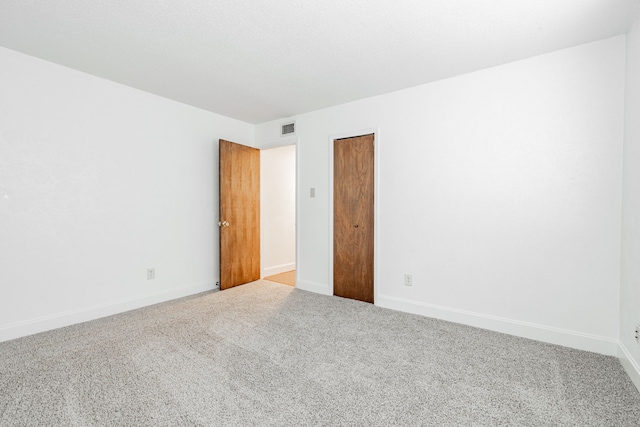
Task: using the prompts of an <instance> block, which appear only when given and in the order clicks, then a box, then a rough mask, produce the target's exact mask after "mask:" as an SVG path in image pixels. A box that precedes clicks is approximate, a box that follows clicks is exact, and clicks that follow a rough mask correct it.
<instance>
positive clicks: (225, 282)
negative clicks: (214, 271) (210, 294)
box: [219, 139, 260, 290]
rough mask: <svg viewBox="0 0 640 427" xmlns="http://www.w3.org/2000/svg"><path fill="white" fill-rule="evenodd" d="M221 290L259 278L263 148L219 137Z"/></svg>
mask: <svg viewBox="0 0 640 427" xmlns="http://www.w3.org/2000/svg"><path fill="white" fill-rule="evenodd" d="M219 150H220V156H219V161H220V224H219V225H220V289H221V290H223V289H228V288H231V287H234V286H238V285H242V284H244V283H248V282H253V281H254V280H258V279H260V150H258V149H256V148H251V147H247V146H245V145H240V144H236V143H233V142H229V141H225V140H223V139H221V140H220V146H219Z"/></svg>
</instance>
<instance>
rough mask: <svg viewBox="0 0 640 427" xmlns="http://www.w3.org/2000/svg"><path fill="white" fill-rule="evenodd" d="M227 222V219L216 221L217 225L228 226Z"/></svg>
mask: <svg viewBox="0 0 640 427" xmlns="http://www.w3.org/2000/svg"><path fill="white" fill-rule="evenodd" d="M228 226H229V223H228V222H227V221H220V222H219V223H218V227H228Z"/></svg>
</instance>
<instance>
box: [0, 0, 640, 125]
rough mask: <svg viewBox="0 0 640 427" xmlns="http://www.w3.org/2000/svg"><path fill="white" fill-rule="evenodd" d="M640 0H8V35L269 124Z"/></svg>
mask: <svg viewBox="0 0 640 427" xmlns="http://www.w3.org/2000/svg"><path fill="white" fill-rule="evenodd" d="M639 2H640V0H349V1H345V0H306V1H305V0H271V1H266V0H244V1H239V0H189V1H187V0H135V1H133V0H89V1H88V0H0V45H1V46H4V47H7V48H9V49H14V50H17V51H21V52H24V53H27V54H30V55H33V56H36V57H40V58H43V59H46V60H49V61H52V62H56V63H58V64H62V65H65V66H68V67H71V68H75V69H78V70H81V71H85V72H87V73H91V74H94V75H97V76H100V77H104V78H106V79H110V80H113V81H116V82H120V83H124V84H126V85H129V86H132V87H135V88H138V89H142V90H145V91H148V92H152V93H155V94H158V95H161V96H164V97H167V98H171V99H174V100H177V101H180V102H183V103H186V104H190V105H194V106H196V107H200V108H203V109H206V110H210V111H213V112H216V113H219V114H223V115H225V116H229V117H233V118H236V119H239V120H243V121H245V122H249V123H261V122H264V121H268V120H272V119H278V118H282V117H287V116H291V115H295V114H299V113H303V112H307V111H313V110H317V109H320V108H324V107H328V106H332V105H336V104H341V103H344V102H348V101H352V100H356V99H361V98H366V97H369V96H374V95H379V94H382V93H386V92H390V91H394V90H398V89H403V88H407V87H411V86H416V85H419V84H423V83H427V82H431V81H435V80H439V79H443V78H447V77H451V76H455V75H459V74H463V73H467V72H471V71H474V70H478V69H482V68H486V67H491V66H495V65H499V64H503V63H507V62H511V61H515V60H519V59H524V58H528V57H531V56H534V55H539V54H542V53H546V52H550V51H554V50H557V49H562V48H566V47H571V46H576V45H579V44H583V43H587V42H591V41H595V40H599V39H603V38H607V37H611V36H615V35H619V34H623V33H625V32H626V31H627V30H628V27H629V25H630V24H631V22H632V18H633V16H635V14H636V11H637V8H638V3H639ZM0 66H1V64H0Z"/></svg>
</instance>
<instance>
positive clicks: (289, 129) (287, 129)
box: [280, 122, 296, 136]
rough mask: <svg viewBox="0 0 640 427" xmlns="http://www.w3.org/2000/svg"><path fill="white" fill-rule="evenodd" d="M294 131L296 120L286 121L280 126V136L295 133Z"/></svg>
mask: <svg viewBox="0 0 640 427" xmlns="http://www.w3.org/2000/svg"><path fill="white" fill-rule="evenodd" d="M295 133H296V122H291V123H286V124H284V125H282V126H281V128H280V136H289V135H295Z"/></svg>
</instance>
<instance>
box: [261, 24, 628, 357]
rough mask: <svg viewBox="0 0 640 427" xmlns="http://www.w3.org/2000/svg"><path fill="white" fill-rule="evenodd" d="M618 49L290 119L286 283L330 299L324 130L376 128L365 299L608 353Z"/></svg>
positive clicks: (264, 131) (503, 69) (615, 322)
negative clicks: (294, 189) (290, 229)
mask: <svg viewBox="0 0 640 427" xmlns="http://www.w3.org/2000/svg"><path fill="white" fill-rule="evenodd" d="M624 49H625V42H624V37H622V36H621V37H616V38H612V39H608V40H604V41H599V42H596V43H592V44H587V45H583V46H579V47H575V48H572V49H567V50H563V51H559V52H555V53H551V54H547V55H543V56H539V57H535V58H532V59H528V60H525V61H520V62H516V63H512V64H508V65H504V66H500V67H496V68H491V69H487V70H483V71H479V72H475V73H472V74H468V75H463V76H459V77H455V78H451V79H448V80H444V81H440V82H436V83H432V84H427V85H423V86H419V87H416V88H412V89H408V90H404V91H399V92H394V93H390V94H387V95H383V96H379V97H375V98H370V99H365V100H361V101H357V102H353V103H349V104H345V105H341V106H337V107H333V108H329V109H325V110H321V111H316V112H311V113H308V114H303V115H299V116H296V117H295V120H296V132H297V136H298V138H299V145H298V150H299V153H298V156H299V157H298V161H299V163H298V171H299V178H298V179H299V189H298V197H299V199H300V200H299V213H298V220H299V224H298V244H299V245H300V247H299V248H298V250H299V258H298V266H297V267H298V287H300V288H302V289H308V290H314V291H317V292H322V293H331V292H332V284H331V274H330V271H329V265H330V262H329V255H328V254H329V245H330V244H331V236H330V234H329V229H330V222H329V221H330V211H329V192H330V188H329V173H330V170H329V135H334V134H343V133H345V132H351V133H352V134H357V133H358V131H359V130H361V129H375V128H377V129H378V130H379V139H378V144H379V147H378V149H379V158H378V161H379V165H378V178H379V188H378V191H379V198H378V200H377V203H378V208H379V219H378V237H379V242H378V243H379V244H378V246H377V249H376V250H377V255H376V257H377V258H376V262H377V265H378V274H377V277H376V303H377V304H378V305H381V306H384V307H390V308H396V309H401V310H405V311H409V312H415V313H420V314H425V315H429V316H434V317H439V318H443V319H449V320H454V321H459V322H463V323H468V324H472V325H476V326H481V327H485V328H489V329H493V330H499V331H503V332H508V333H513V334H516V335H521V336H526V337H530V338H535V339H540V340H544V341H548V342H555V343H560V344H564V345H568V346H572V347H576V348H582V349H588V350H592V351H598V352H601V353H605V354H615V353H616V351H617V343H618V341H617V338H618V331H619V281H620V268H619V265H620V226H621V191H622V188H621V186H622V183H621V178H622V138H623V135H622V129H623V100H624V72H625V70H624V61H625V50H624ZM280 122H281V121H274V122H269V123H265V124H262V125H258V126H257V128H256V144H258V145H260V144H262V143H264V142H267V141H271V140H274V139H276V138H277V134H278V131H279V125H280ZM310 187H315V188H316V195H317V197H316V198H315V199H310V198H309V196H308V192H309V188H310ZM405 273H410V274H412V275H413V281H414V284H413V286H412V287H406V286H404V284H403V275H404V274H405Z"/></svg>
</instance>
